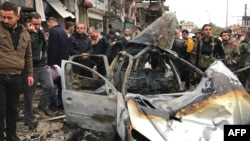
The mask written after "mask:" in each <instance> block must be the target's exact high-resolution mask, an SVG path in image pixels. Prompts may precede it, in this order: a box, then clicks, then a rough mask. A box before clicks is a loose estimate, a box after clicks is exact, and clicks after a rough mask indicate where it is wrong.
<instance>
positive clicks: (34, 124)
mask: <svg viewBox="0 0 250 141" xmlns="http://www.w3.org/2000/svg"><path fill="white" fill-rule="evenodd" d="M37 124H38V122H37V121H33V122H32V121H26V122H24V125H26V126H28V127H29V129H30V130H33V129H35V128H36V126H37Z"/></svg>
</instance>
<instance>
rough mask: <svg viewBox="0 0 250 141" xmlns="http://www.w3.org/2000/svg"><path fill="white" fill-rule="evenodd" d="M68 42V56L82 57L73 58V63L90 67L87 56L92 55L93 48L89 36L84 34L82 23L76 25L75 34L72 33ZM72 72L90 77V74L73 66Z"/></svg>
mask: <svg viewBox="0 0 250 141" xmlns="http://www.w3.org/2000/svg"><path fill="white" fill-rule="evenodd" d="M69 40H70V55H71V56H72V55H82V56H81V57H76V58H74V59H73V61H74V62H77V63H80V64H83V65H85V66H88V67H92V66H91V65H92V63H91V60H90V58H89V54H92V52H93V48H92V46H91V40H90V38H89V36H88V35H87V34H86V33H85V25H84V24H83V23H78V24H76V32H74V33H73V34H72V35H71V36H70V37H69ZM73 71H74V72H75V73H77V74H81V75H84V76H90V77H91V76H92V73H91V72H89V71H86V70H83V69H82V68H81V67H78V66H73Z"/></svg>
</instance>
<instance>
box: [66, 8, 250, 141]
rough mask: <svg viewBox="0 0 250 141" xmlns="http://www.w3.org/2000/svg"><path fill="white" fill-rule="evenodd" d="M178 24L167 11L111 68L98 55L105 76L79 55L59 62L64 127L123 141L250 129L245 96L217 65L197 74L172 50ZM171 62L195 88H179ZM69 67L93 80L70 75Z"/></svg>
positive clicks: (249, 98)
mask: <svg viewBox="0 0 250 141" xmlns="http://www.w3.org/2000/svg"><path fill="white" fill-rule="evenodd" d="M176 25H178V24H177V23H176V18H175V14H173V13H169V12H166V13H165V14H163V16H162V17H161V18H159V19H157V20H156V21H155V22H154V23H153V24H151V25H150V26H149V27H148V28H147V29H145V30H143V32H142V33H141V34H140V35H138V36H137V37H136V38H135V39H133V40H132V41H131V42H130V43H129V45H128V48H127V50H126V51H121V52H119V53H118V54H117V56H116V57H115V58H114V60H113V62H112V64H111V65H110V66H109V64H108V61H107V57H106V56H103V55H90V57H91V56H95V57H102V58H103V61H104V64H105V68H106V76H102V75H101V74H99V73H98V72H97V71H96V70H95V69H94V68H92V67H87V66H84V65H81V64H78V63H75V62H73V61H71V60H73V58H75V57H81V56H72V57H71V59H70V60H68V61H66V60H65V61H63V62H62V84H63V94H62V96H63V105H64V110H65V114H66V121H67V123H69V124H72V125H76V126H78V127H81V128H86V129H91V130H95V131H100V132H108V133H111V134H116V133H117V134H118V135H119V139H120V140H122V141H131V140H140V141H144V140H145V141H146V140H152V141H165V140H168V141H173V140H174V141H176V140H188V141H195V140H197V141H198V140H209V141H218V140H223V128H224V125H225V124H250V113H249V112H248V111H249V108H250V95H249V94H248V93H247V92H246V91H245V89H244V87H243V86H242V84H241V83H240V81H239V80H238V78H237V76H235V75H234V74H233V73H232V72H231V71H230V70H229V69H228V68H227V67H226V66H225V65H224V64H223V63H222V62H221V61H215V62H214V63H213V64H212V65H211V66H210V67H209V68H208V69H207V70H206V71H205V72H202V71H201V70H200V69H198V68H197V67H195V66H193V65H192V64H190V63H189V62H187V61H185V60H183V59H181V58H179V57H178V56H177V54H176V53H175V52H173V51H172V50H170V49H171V46H172V43H173V37H174V30H175V28H176ZM177 65H183V66H185V67H186V68H188V69H189V70H190V71H193V72H196V73H197V74H198V75H199V76H200V77H201V80H200V82H199V84H198V86H197V87H196V88H195V89H194V90H193V91H190V92H183V91H182V89H181V80H180V75H179V70H178V68H177V67H176V66H177ZM75 67H80V68H82V69H83V70H85V71H89V72H91V73H92V74H93V75H92V76H84V74H79V73H76V72H74V69H73V68H75ZM114 136H115V135H114ZM114 136H112V137H114ZM112 137H111V138H112ZM113 139H114V138H113ZM106 140H111V139H106ZM114 140H117V138H116V139H114Z"/></svg>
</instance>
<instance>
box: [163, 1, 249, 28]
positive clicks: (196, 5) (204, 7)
mask: <svg viewBox="0 0 250 141" xmlns="http://www.w3.org/2000/svg"><path fill="white" fill-rule="evenodd" d="M227 1H228V25H232V24H238V23H239V24H241V17H239V16H243V15H244V12H245V4H247V14H248V16H250V0H166V2H165V5H166V6H169V10H170V11H174V12H176V16H177V19H178V21H181V20H185V21H192V22H194V24H196V25H198V26H199V27H201V26H202V25H203V24H205V23H209V20H210V21H211V22H212V23H214V24H216V25H218V26H221V27H225V26H226V15H227V14H226V13H227V12H226V11H227Z"/></svg>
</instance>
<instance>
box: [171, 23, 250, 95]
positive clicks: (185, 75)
mask: <svg viewBox="0 0 250 141" xmlns="http://www.w3.org/2000/svg"><path fill="white" fill-rule="evenodd" d="M181 34H182V38H181ZM188 34H189V31H188V30H185V29H184V30H178V29H177V30H176V36H175V41H174V44H173V47H172V50H174V51H176V53H177V54H178V55H179V57H181V58H183V59H185V60H187V61H189V62H190V63H192V64H194V65H195V66H197V67H198V68H200V69H201V70H202V71H205V70H206V69H207V68H208V67H209V66H210V65H211V64H212V63H213V62H214V61H215V60H221V61H223V62H224V64H225V65H226V66H227V67H228V68H229V69H230V70H231V71H232V72H234V73H235V74H236V75H237V76H238V78H239V80H240V81H241V83H242V84H243V86H244V87H245V88H246V90H247V92H248V93H250V69H249V68H250V67H249V66H250V32H249V31H245V32H244V31H242V29H238V31H237V32H236V33H234V34H232V30H231V29H226V30H224V31H222V32H221V33H220V35H219V36H214V35H213V29H212V26H211V25H210V24H204V25H203V27H202V29H199V30H197V31H196V32H195V35H194V37H192V38H191V37H189V36H188ZM178 67H179V70H181V72H180V73H181V79H182V81H184V82H185V90H189V88H190V83H193V84H195V83H198V82H199V78H198V76H197V75H196V74H195V73H194V74H192V73H191V74H190V72H189V70H188V69H186V68H182V66H178ZM190 76H192V81H190Z"/></svg>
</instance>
